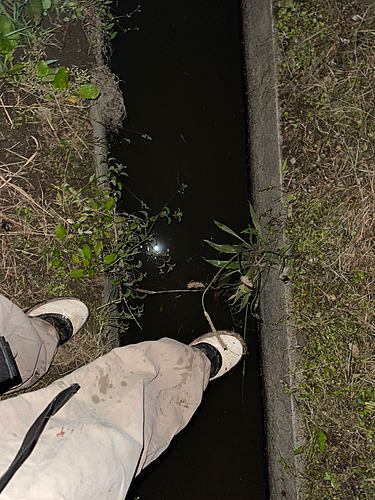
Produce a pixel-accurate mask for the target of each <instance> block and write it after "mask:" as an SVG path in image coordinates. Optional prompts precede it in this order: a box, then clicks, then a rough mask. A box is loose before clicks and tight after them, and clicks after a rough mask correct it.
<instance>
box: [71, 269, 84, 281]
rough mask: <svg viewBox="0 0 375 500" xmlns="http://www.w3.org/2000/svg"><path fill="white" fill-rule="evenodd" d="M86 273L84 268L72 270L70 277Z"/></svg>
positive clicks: (77, 276)
mask: <svg viewBox="0 0 375 500" xmlns="http://www.w3.org/2000/svg"><path fill="white" fill-rule="evenodd" d="M84 275H85V271H84V269H77V270H76V271H72V272H71V273H70V277H71V278H73V279H76V278H82V277H83V276H84Z"/></svg>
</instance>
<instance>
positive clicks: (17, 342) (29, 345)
mask: <svg viewBox="0 0 375 500" xmlns="http://www.w3.org/2000/svg"><path fill="white" fill-rule="evenodd" d="M87 317H88V309H87V307H86V305H85V304H84V303H83V302H81V301H80V300H78V299H74V298H58V299H52V300H49V301H46V302H44V303H42V304H39V305H37V306H36V307H34V308H32V309H30V310H29V311H28V312H27V313H26V314H25V313H24V312H23V311H22V310H21V309H20V308H19V307H17V306H16V305H15V304H14V303H13V302H11V301H10V300H8V299H7V298H6V297H4V296H3V295H0V394H3V393H5V392H8V393H10V392H15V391H19V390H21V389H28V388H29V387H31V386H32V385H33V384H35V383H36V382H37V381H38V380H39V379H40V378H41V377H43V375H44V374H45V373H46V372H47V371H48V369H49V367H50V365H51V363H52V361H53V358H54V356H55V354H56V351H57V348H58V346H59V345H61V344H63V343H65V342H66V341H67V340H69V339H70V338H71V336H72V335H74V334H75V333H76V332H77V331H78V330H79V329H80V328H81V326H82V325H83V324H84V322H85V321H86V319H87Z"/></svg>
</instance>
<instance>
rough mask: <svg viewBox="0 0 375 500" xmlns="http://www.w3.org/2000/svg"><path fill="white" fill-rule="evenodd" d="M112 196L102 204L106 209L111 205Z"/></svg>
mask: <svg viewBox="0 0 375 500" xmlns="http://www.w3.org/2000/svg"><path fill="white" fill-rule="evenodd" d="M113 201H114V200H113V198H112V197H110V198H108V200H107V201H106V202H105V205H104V208H107V209H108V210H110V209H111V208H112V206H113Z"/></svg>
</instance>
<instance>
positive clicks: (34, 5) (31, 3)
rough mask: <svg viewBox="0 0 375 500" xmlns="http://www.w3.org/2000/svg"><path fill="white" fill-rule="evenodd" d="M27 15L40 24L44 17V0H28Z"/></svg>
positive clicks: (36, 23) (36, 24)
mask: <svg viewBox="0 0 375 500" xmlns="http://www.w3.org/2000/svg"><path fill="white" fill-rule="evenodd" d="M25 12H26V15H27V16H28V17H29V18H30V19H31V20H32V21H33V22H34V24H35V26H38V25H39V24H40V23H41V21H42V17H43V4H42V0H28V2H27V3H26V7H25Z"/></svg>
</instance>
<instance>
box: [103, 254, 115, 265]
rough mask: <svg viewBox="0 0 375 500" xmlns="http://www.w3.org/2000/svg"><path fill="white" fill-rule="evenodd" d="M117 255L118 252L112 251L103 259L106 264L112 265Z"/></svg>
mask: <svg viewBox="0 0 375 500" xmlns="http://www.w3.org/2000/svg"><path fill="white" fill-rule="evenodd" d="M117 257H118V255H117V253H110V254H109V255H106V256H105V257H104V259H103V260H104V263H105V264H107V265H110V264H112V262H114V261H115V260H116V259H117Z"/></svg>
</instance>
